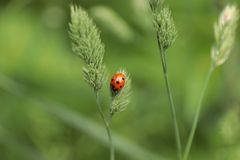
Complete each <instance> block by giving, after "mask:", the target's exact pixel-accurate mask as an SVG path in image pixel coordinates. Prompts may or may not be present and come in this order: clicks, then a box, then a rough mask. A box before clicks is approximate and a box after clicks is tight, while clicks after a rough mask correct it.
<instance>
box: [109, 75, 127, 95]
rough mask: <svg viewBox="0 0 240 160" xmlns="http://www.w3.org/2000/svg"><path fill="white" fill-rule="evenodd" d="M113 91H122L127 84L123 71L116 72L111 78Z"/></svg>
mask: <svg viewBox="0 0 240 160" xmlns="http://www.w3.org/2000/svg"><path fill="white" fill-rule="evenodd" d="M110 85H111V89H112V91H114V92H116V91H120V90H121V89H122V88H123V87H124V85H125V75H124V74H123V73H116V74H115V75H114V76H113V77H112V79H111V83H110Z"/></svg>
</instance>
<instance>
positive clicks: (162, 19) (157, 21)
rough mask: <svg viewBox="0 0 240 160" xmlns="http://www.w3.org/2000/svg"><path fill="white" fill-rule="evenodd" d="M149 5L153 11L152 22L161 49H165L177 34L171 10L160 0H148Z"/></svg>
mask: <svg viewBox="0 0 240 160" xmlns="http://www.w3.org/2000/svg"><path fill="white" fill-rule="evenodd" d="M150 7H151V10H152V12H153V18H154V20H153V24H154V28H155V30H156V32H157V37H158V41H159V44H160V46H161V48H162V49H164V50H166V49H167V48H169V47H170V46H171V45H172V44H173V42H174V41H175V39H176V36H177V30H176V27H175V24H174V21H173V18H172V15H171V11H170V9H169V8H168V7H165V6H164V5H163V3H162V2H161V1H160V0H152V1H150Z"/></svg>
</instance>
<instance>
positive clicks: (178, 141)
mask: <svg viewBox="0 0 240 160" xmlns="http://www.w3.org/2000/svg"><path fill="white" fill-rule="evenodd" d="M157 41H158V47H159V50H160V56H161V62H162V67H163V73H164V79H165V83H166V89H167V94H168V99H169V103H170V110H171V115H172V118H173V126H174V132H175V139H176V146H177V152H178V159H179V160H181V159H182V145H181V138H180V133H179V127H178V123H177V116H176V109H175V106H174V101H173V96H172V91H171V87H170V82H169V79H168V69H167V61H166V52H165V49H163V48H162V47H161V44H160V40H159V35H158V34H157Z"/></svg>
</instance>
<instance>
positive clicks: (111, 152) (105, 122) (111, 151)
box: [95, 92, 115, 160]
mask: <svg viewBox="0 0 240 160" xmlns="http://www.w3.org/2000/svg"><path fill="white" fill-rule="evenodd" d="M95 96H96V101H97V106H98V110H99V113H100V116H101V118H102V120H103V122H104V125H105V128H106V131H107V135H108V140H109V147H110V160H114V159H115V156H114V145H113V141H112V135H111V131H110V126H109V123H110V122H108V121H107V120H106V118H105V116H104V113H103V109H102V106H101V104H100V101H99V95H98V92H95Z"/></svg>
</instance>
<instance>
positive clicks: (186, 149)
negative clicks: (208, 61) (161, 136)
mask: <svg viewBox="0 0 240 160" xmlns="http://www.w3.org/2000/svg"><path fill="white" fill-rule="evenodd" d="M214 69H215V67H214V65H211V67H210V68H209V71H208V74H207V77H206V80H205V83H204V86H203V89H202V92H201V96H200V98H199V101H198V106H197V110H196V114H195V117H194V121H193V125H192V128H191V132H190V135H189V137H188V141H187V145H186V148H185V151H184V155H183V160H187V159H188V156H189V153H190V149H191V146H192V142H193V138H194V134H195V131H196V128H197V124H198V120H199V115H200V111H201V108H202V103H203V98H204V95H205V93H206V89H207V86H208V83H209V80H210V78H211V75H212V72H213V71H214Z"/></svg>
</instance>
